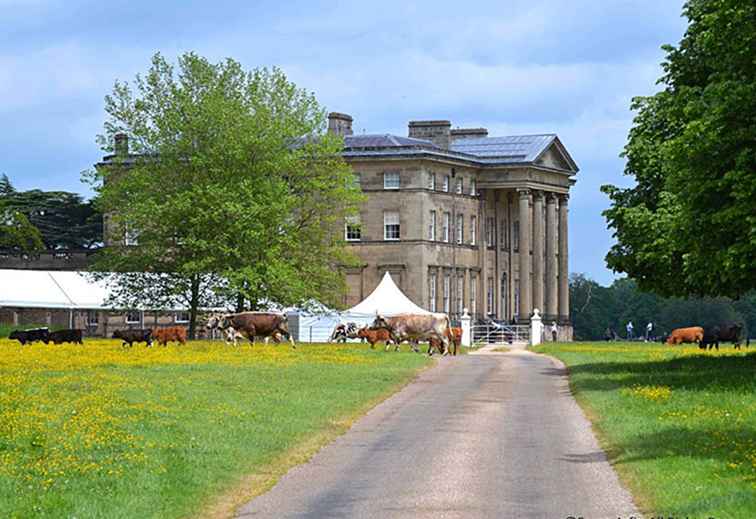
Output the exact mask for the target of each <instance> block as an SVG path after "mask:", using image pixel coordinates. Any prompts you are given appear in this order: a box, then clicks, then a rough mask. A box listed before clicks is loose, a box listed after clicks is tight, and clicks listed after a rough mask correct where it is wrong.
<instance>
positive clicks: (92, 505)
mask: <svg viewBox="0 0 756 519" xmlns="http://www.w3.org/2000/svg"><path fill="white" fill-rule="evenodd" d="M429 362H431V361H430V360H429V359H428V358H427V356H425V355H417V354H415V353H408V352H405V351H403V352H400V353H394V352H389V353H385V352H383V351H380V350H374V351H373V350H370V349H369V348H368V347H367V346H366V345H365V346H363V345H359V344H356V345H353V344H347V345H339V346H336V345H305V344H301V345H299V346H298V349H297V350H292V349H291V348H290V347H289V346H286V345H281V346H273V345H271V346H264V345H255V346H254V347H252V346H249V345H244V346H240V347H238V348H234V347H227V346H225V345H222V344H219V343H210V342H192V343H189V344H188V345H187V346H183V347H179V346H168V347H159V346H156V347H153V348H150V349H148V348H146V347H144V346H135V347H134V348H133V349H122V348H121V346H120V341H113V340H88V341H85V345H84V346H83V347H82V346H78V345H63V346H53V345H51V346H42V345H40V344H39V343H36V344H34V345H32V346H26V347H21V346H20V345H19V344H18V343H17V342H15V341H13V342H12V341H9V340H7V339H0V517H3V518H5V517H18V518H27V517H77V518H88V517H107V518H109V519H113V518H122V517H135V518H148V517H161V518H163V517H185V516H192V515H194V516H197V515H199V516H205V515H216V516H222V515H224V514H225V513H227V512H229V511H230V510H232V508H233V506H234V505H237V504H240V503H241V502H244V501H245V500H246V499H248V498H250V497H252V496H253V495H254V494H255V493H259V492H261V491H263V490H265V489H266V488H268V487H269V486H271V485H272V484H273V482H274V481H275V479H276V478H277V477H279V476H280V475H281V474H283V473H284V472H285V471H286V469H288V468H289V467H290V466H292V465H294V464H296V463H299V462H302V461H304V460H305V459H307V457H308V456H310V455H311V454H312V453H314V452H315V451H316V449H317V448H319V447H320V446H321V445H323V444H325V443H326V442H328V441H329V440H331V439H332V438H333V437H335V436H336V435H338V434H340V433H341V432H343V431H344V430H346V429H347V428H348V427H349V425H350V424H351V421H352V420H353V419H355V418H356V417H357V416H359V415H360V414H361V413H364V412H365V411H366V410H367V409H369V407H371V406H372V405H373V404H375V403H376V402H377V401H378V400H380V399H381V398H383V397H385V396H387V395H388V394H390V393H391V392H392V391H394V390H395V389H397V388H398V387H399V386H400V385H401V384H403V383H405V382H407V381H409V380H410V379H411V378H412V377H413V375H414V374H415V373H416V371H417V370H418V369H419V368H421V367H423V366H426V365H427V364H428V363H429ZM219 503H220V504H219Z"/></svg>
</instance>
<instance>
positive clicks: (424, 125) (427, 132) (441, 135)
mask: <svg viewBox="0 0 756 519" xmlns="http://www.w3.org/2000/svg"><path fill="white" fill-rule="evenodd" d="M408 126H409V133H408V135H409V137H412V138H413V139H425V140H427V141H432V142H433V144H435V145H436V146H438V147H439V148H443V149H445V150H448V149H449V143H450V130H451V121H446V120H439V121H410V122H409V125H408Z"/></svg>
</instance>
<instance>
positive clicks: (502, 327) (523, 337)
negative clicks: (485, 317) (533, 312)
mask: <svg viewBox="0 0 756 519" xmlns="http://www.w3.org/2000/svg"><path fill="white" fill-rule="evenodd" d="M529 341H530V326H529V325H527V324H507V323H504V322H501V321H483V322H478V323H476V324H475V325H474V326H473V327H472V345H473V347H478V346H483V345H484V344H512V343H514V342H529Z"/></svg>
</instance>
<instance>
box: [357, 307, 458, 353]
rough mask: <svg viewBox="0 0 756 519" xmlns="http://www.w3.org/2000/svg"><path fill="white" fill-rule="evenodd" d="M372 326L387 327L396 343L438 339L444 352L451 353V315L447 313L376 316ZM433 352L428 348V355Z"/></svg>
mask: <svg viewBox="0 0 756 519" xmlns="http://www.w3.org/2000/svg"><path fill="white" fill-rule="evenodd" d="M372 328H385V329H387V330H388V331H389V333H390V334H391V340H392V341H394V342H395V343H396V344H399V343H401V342H402V341H407V340H408V341H410V342H412V341H428V340H430V339H436V340H438V341H439V342H440V343H441V345H442V346H443V349H442V351H443V354H444V355H448V354H449V336H448V330H449V316H448V315H446V314H440V313H436V314H399V315H397V316H394V317H383V316H381V315H378V316H376V318H375V320H374V321H373V326H372ZM431 354H432V350H431V348H428V355H431Z"/></svg>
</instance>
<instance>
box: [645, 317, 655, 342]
mask: <svg viewBox="0 0 756 519" xmlns="http://www.w3.org/2000/svg"><path fill="white" fill-rule="evenodd" d="M653 330H654V324H653V323H652V322H651V321H649V322H648V324H647V325H646V342H648V341H650V340H651V332H652V331H653Z"/></svg>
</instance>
